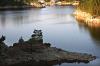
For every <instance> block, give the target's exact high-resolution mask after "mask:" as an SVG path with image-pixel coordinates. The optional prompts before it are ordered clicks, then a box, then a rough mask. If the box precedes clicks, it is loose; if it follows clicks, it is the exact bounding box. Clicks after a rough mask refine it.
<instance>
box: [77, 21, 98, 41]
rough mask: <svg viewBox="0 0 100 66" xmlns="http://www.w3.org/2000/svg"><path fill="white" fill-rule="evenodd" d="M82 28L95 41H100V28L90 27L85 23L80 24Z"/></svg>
mask: <svg viewBox="0 0 100 66" xmlns="http://www.w3.org/2000/svg"><path fill="white" fill-rule="evenodd" d="M78 24H79V27H80V28H84V29H85V30H86V31H88V32H89V33H90V35H91V37H92V38H93V40H94V41H100V27H92V26H91V27H90V26H88V25H86V24H84V23H78Z"/></svg>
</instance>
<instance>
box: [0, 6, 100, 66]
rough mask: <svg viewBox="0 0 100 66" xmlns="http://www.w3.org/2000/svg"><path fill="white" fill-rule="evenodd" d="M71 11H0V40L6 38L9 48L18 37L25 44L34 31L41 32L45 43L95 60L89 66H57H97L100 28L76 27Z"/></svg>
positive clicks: (56, 8) (58, 8)
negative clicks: (0, 37)
mask: <svg viewBox="0 0 100 66" xmlns="http://www.w3.org/2000/svg"><path fill="white" fill-rule="evenodd" d="M74 10H75V9H74V8H73V7H72V6H64V7H63V6H54V7H46V8H42V9H39V8H34V9H30V10H17V11H0V36H1V35H5V36H6V41H5V43H6V44H7V45H9V46H10V45H12V44H13V43H14V42H17V41H18V39H19V38H20V37H21V36H23V38H24V39H25V40H27V39H29V38H30V36H31V34H32V32H33V30H34V29H41V30H42V31H43V35H44V42H49V43H51V44H52V46H56V47H58V48H62V49H65V50H68V51H72V52H74V51H75V52H82V53H90V54H93V55H96V56H97V57H98V58H97V59H96V60H94V61H92V62H90V63H88V64H84V63H80V64H77V63H73V64H70V63H63V64H61V65H60V66H100V28H92V27H91V28H89V27H87V26H85V25H83V24H79V23H78V22H77V20H76V19H75V18H74V16H73V15H72V13H73V12H74ZM57 66H59V65H57Z"/></svg>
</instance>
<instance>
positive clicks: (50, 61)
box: [0, 30, 96, 66]
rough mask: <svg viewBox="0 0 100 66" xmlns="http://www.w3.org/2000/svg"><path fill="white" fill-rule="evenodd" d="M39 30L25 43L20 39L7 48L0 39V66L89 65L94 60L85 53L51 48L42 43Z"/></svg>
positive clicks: (93, 57) (3, 38)
mask: <svg viewBox="0 0 100 66" xmlns="http://www.w3.org/2000/svg"><path fill="white" fill-rule="evenodd" d="M42 37H43V35H42V32H41V30H34V34H33V35H32V36H31V38H30V39H29V40H27V41H24V40H23V38H22V37H21V38H20V39H19V41H18V43H14V44H13V46H10V47H8V46H7V45H5V43H4V42H3V41H4V40H5V37H4V36H2V37H1V38H0V66H22V65H24V66H31V65H33V66H41V65H46V66H50V65H55V64H61V63H64V62H66V63H89V62H90V61H93V60H95V59H96V56H92V55H91V54H87V53H77V52H69V51H65V50H62V49H60V48H56V47H51V44H50V43H43V39H42Z"/></svg>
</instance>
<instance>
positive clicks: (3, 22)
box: [0, 14, 6, 27]
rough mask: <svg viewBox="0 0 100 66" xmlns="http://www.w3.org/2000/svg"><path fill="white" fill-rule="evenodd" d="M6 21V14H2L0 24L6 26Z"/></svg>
mask: <svg viewBox="0 0 100 66" xmlns="http://www.w3.org/2000/svg"><path fill="white" fill-rule="evenodd" d="M5 23H6V15H5V14H1V17H0V24H1V25H0V26H2V27H5Z"/></svg>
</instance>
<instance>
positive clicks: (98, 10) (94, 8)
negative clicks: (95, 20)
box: [79, 0, 100, 15]
mask: <svg viewBox="0 0 100 66" xmlns="http://www.w3.org/2000/svg"><path fill="white" fill-rule="evenodd" d="M79 9H81V10H83V11H86V12H89V13H91V14H92V15H100V0H81V1H80V5H79Z"/></svg>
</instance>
